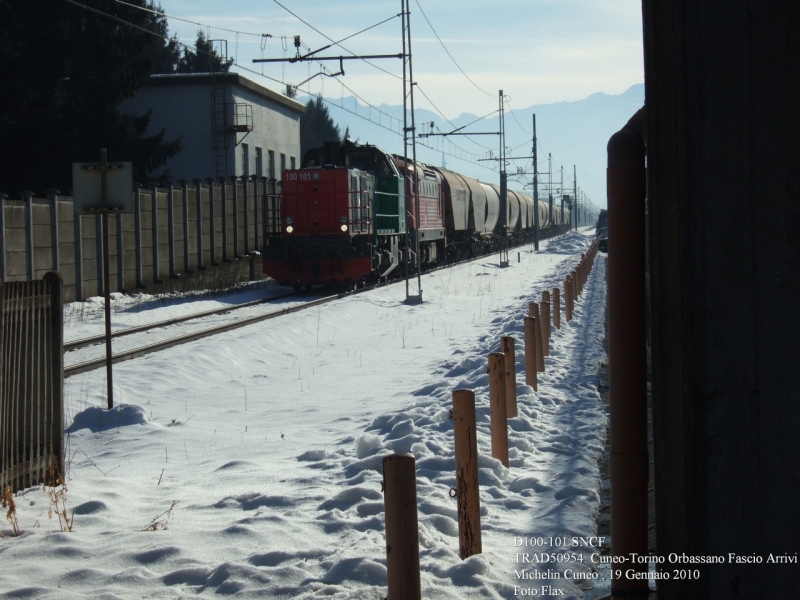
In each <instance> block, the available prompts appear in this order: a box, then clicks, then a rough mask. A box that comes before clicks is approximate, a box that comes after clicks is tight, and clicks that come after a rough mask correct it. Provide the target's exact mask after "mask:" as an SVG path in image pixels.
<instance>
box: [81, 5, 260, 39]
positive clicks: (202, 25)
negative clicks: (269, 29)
mask: <svg viewBox="0 0 800 600" xmlns="http://www.w3.org/2000/svg"><path fill="white" fill-rule="evenodd" d="M114 2H116V3H117V4H124V5H125V6H129V7H131V8H136V9H138V10H143V11H145V12H149V13H152V14H154V15H159V16H161V17H167V18H168V19H175V20H176V21H183V22H184V23H191V24H192V25H198V26H199V27H205V28H206V29H208V28H210V27H212V28H213V29H218V30H219V31H227V32H229V33H235V34H237V35H238V34H242V35H253V36H256V37H260V38H271V37H272V34H270V33H253V32H250V31H239V30H237V29H226V28H225V27H218V26H217V25H207V24H205V23H198V22H197V21H191V20H189V19H184V18H183V17H176V16H175V15H170V14H167V13H165V12H163V11H160V10H155V9H154V8H150V7H147V6H137V5H135V4H131V3H130V2H125V0H114ZM87 8H89V7H87Z"/></svg>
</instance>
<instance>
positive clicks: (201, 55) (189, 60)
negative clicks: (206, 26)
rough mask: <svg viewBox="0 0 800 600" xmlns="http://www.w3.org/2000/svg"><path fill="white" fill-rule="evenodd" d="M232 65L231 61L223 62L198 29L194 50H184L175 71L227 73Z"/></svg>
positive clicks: (187, 48)
mask: <svg viewBox="0 0 800 600" xmlns="http://www.w3.org/2000/svg"><path fill="white" fill-rule="evenodd" d="M232 64H233V59H232V58H228V59H226V60H223V59H222V57H221V56H220V55H219V54H217V51H216V50H215V49H214V48H213V46H212V44H211V42H210V41H209V40H208V39H206V34H205V33H203V30H202V29H198V30H197V39H196V40H195V42H194V50H192V49H191V48H189V47H186V48H184V50H183V56H181V58H180V60H178V61H177V65H176V67H175V71H176V72H178V73H210V72H214V73H227V72H228V70H229V69H230V67H231V65H232ZM165 72H169V71H165Z"/></svg>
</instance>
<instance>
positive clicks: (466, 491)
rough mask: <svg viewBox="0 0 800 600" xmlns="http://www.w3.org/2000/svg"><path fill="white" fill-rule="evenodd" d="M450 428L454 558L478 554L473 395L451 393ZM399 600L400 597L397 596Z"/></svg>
mask: <svg viewBox="0 0 800 600" xmlns="http://www.w3.org/2000/svg"><path fill="white" fill-rule="evenodd" d="M453 425H454V427H455V447H456V488H455V496H456V500H457V502H458V540H459V548H458V555H459V556H460V557H461V558H462V559H465V558H468V557H470V556H472V555H473V554H480V553H481V552H482V551H483V550H482V545H481V506H480V496H479V495H478V440H477V438H476V430H475V392H473V391H472V390H455V391H454V392H453ZM399 598H403V596H399Z"/></svg>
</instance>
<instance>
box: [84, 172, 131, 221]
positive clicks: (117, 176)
mask: <svg viewBox="0 0 800 600" xmlns="http://www.w3.org/2000/svg"><path fill="white" fill-rule="evenodd" d="M106 174H107V177H106V180H107V194H106V206H107V207H108V208H115V209H117V210H121V211H122V212H133V163H130V162H110V163H108V168H107V170H106ZM100 180H101V177H100V163H72V203H73V207H74V209H75V214H80V213H83V212H85V211H87V210H90V209H93V208H100V207H101V206H102V194H103V190H102V189H101V187H100Z"/></svg>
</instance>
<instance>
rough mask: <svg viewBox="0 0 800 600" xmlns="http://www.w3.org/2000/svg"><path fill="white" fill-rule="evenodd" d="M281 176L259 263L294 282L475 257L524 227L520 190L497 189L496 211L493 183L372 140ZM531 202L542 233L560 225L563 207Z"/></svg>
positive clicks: (340, 279)
mask: <svg viewBox="0 0 800 600" xmlns="http://www.w3.org/2000/svg"><path fill="white" fill-rule="evenodd" d="M282 176H283V181H282V193H281V194H280V195H273V196H269V197H268V198H267V199H266V200H267V201H266V202H265V203H264V206H265V211H266V214H265V230H266V236H265V245H264V248H263V252H262V259H263V269H264V273H266V274H267V275H269V276H270V277H272V278H273V279H275V280H276V281H278V282H280V283H283V284H288V285H292V286H294V287H295V288H296V289H299V288H301V287H304V286H311V285H315V284H343V285H349V286H355V285H358V284H361V283H364V282H368V281H380V280H383V279H385V278H389V277H392V276H395V275H398V274H401V273H404V272H405V265H411V267H410V270H413V269H414V268H415V265H416V263H417V262H419V264H420V265H423V268H424V267H425V266H426V265H436V264H442V263H446V262H452V261H455V260H460V259H464V258H469V257H472V256H477V255H479V254H482V253H486V252H490V251H493V250H498V249H500V248H501V247H507V246H508V245H516V244H518V243H523V242H526V241H529V240H530V239H532V236H533V232H534V223H535V215H534V213H533V211H534V200H533V198H531V197H530V196H527V195H525V194H522V193H520V192H515V191H512V190H507V201H506V203H505V204H506V206H505V210H503V208H502V207H501V193H500V189H499V188H498V186H496V185H492V184H487V183H482V182H480V181H478V180H476V179H473V178H471V177H467V176H466V175H461V174H459V173H456V172H454V171H450V170H448V169H444V168H441V167H433V166H429V165H425V164H422V163H419V162H417V164H414V163H412V162H411V161H408V162H407V161H406V160H405V159H404V158H403V157H400V156H396V155H391V154H387V153H386V152H383V151H382V150H380V149H378V148H376V147H375V146H370V145H359V144H355V143H353V142H350V141H345V142H344V143H339V142H334V143H326V144H325V145H324V146H322V147H320V148H315V149H312V150H309V151H308V152H307V153H306V154H305V156H304V157H303V163H302V165H301V168H300V169H290V170H286V171H284V172H283V174H282ZM415 190H418V192H419V197H418V198H417V195H416V191H415ZM417 204H419V212H417ZM538 210H539V227H540V232H541V234H543V235H545V236H546V235H548V234H554V233H557V232H560V231H563V230H566V228H567V227H568V225H569V223H570V215H569V210H567V209H566V208H564V209H562V208H561V207H557V206H552V205H549V204H548V203H546V202H543V201H539V206H538ZM503 213H505V214H503ZM417 215H419V222H417ZM501 217H505V218H501ZM417 239H418V240H419V257H418V260H417V257H416V256H415V252H416V251H417V245H416V242H417Z"/></svg>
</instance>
